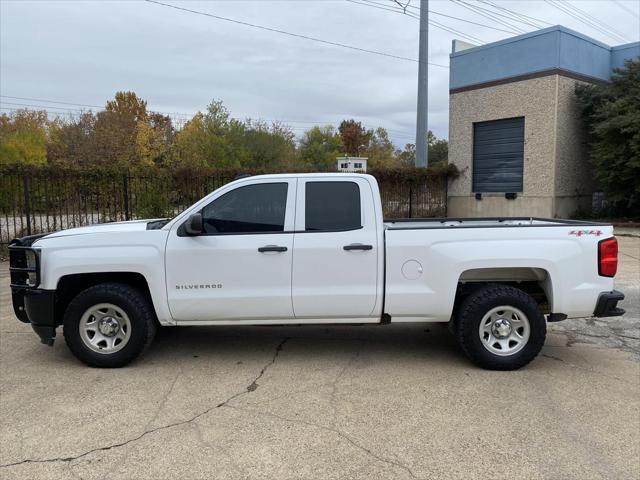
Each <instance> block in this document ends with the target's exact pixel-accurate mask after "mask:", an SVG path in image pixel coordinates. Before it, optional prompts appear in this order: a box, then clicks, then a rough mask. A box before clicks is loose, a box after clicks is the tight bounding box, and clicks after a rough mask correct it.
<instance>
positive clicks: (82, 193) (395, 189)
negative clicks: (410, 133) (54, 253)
mask: <svg viewBox="0 0 640 480" xmlns="http://www.w3.org/2000/svg"><path fill="white" fill-rule="evenodd" d="M238 173H239V172H235V171H234V172H231V171H215V170H214V171H212V170H206V171H205V170H202V171H198V170H193V171H188V172H185V171H168V170H162V169H153V170H150V171H145V172H135V173H132V172H128V173H122V172H108V171H107V172H105V171H71V172H69V171H56V170H54V169H50V168H49V169H38V170H32V171H2V170H0V245H3V244H7V243H8V242H9V241H10V240H11V239H13V238H16V237H20V236H24V235H31V234H34V233H41V232H52V231H56V230H61V229H66V228H72V227H78V226H83V225H90V224H94V223H104V222H113V221H122V220H130V219H136V218H159V217H171V216H174V215H176V214H178V213H180V212H181V211H182V210H184V209H185V208H187V207H189V206H190V205H192V204H193V203H195V202H196V201H197V200H199V199H200V198H202V197H204V196H205V195H207V194H208V193H210V192H212V191H213V190H215V189H216V188H219V187H221V186H222V185H224V184H225V183H228V182H230V181H232V180H233V179H234V178H235V177H236V176H237V175H238ZM372 173H373V174H374V175H375V176H376V177H377V178H378V182H379V185H380V193H381V196H382V204H383V210H384V215H385V218H402V217H440V216H445V215H446V200H447V177H446V175H416V176H415V178H414V177H412V176H411V175H410V174H406V173H405V174H403V175H401V176H397V175H389V174H388V173H389V172H388V171H384V173H380V174H378V175H376V172H372Z"/></svg>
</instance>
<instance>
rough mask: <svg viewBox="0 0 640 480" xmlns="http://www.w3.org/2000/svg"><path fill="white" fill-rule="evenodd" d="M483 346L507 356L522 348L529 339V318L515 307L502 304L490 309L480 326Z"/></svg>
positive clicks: (496, 353) (494, 352)
mask: <svg viewBox="0 0 640 480" xmlns="http://www.w3.org/2000/svg"><path fill="white" fill-rule="evenodd" d="M478 333H479V335H480V341H481V342H482V346H483V347H484V348H486V349H487V350H488V351H489V352H491V353H493V354H494V355H499V356H501V357H506V356H508V355H513V354H515V353H518V352H519V351H520V350H522V349H523V348H524V347H525V345H526V344H527V342H528V341H529V335H530V334H531V326H530V324H529V319H528V318H527V316H526V315H525V314H524V313H522V310H519V309H517V308H515V307H512V306H508V305H502V306H500V307H495V308H492V309H491V310H489V311H488V312H487V313H486V314H485V316H484V317H482V321H481V322H480V327H479V328H478Z"/></svg>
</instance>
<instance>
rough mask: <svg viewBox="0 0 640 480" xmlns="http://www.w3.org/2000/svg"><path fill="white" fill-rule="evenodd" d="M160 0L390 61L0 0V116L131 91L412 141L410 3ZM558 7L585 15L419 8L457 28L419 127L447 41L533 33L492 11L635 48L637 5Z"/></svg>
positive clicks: (549, 6)
mask: <svg viewBox="0 0 640 480" xmlns="http://www.w3.org/2000/svg"><path fill="white" fill-rule="evenodd" d="M158 1H161V2H162V3H165V4H168V5H173V6H178V7H180V8H184V9H189V10H193V11H198V12H201V13H204V14H210V15H217V16H223V17H227V18H230V19H233V20H237V21H241V22H248V23H252V24H257V25H261V26H264V27H268V28H272V29H278V30H282V31H287V32H290V33H294V34H296V35H305V36H311V37H314V38H317V39H322V40H326V41H329V42H336V43H342V44H345V45H349V46H352V47H357V48H362V49H367V50H373V51H376V52H380V53H384V54H389V55H393V56H396V57H402V58H394V57H391V56H385V55H379V54H373V53H368V52H362V51H356V50H353V49H348V48H343V47H339V46H334V45H328V44H324V43H319V42H316V41H310V40H307V39H303V38H299V37H293V36H289V35H284V34H281V33H276V32H272V31H265V30H263V29H257V28H253V27H248V26H246V25H241V24H238V23H232V22H229V21H223V20H220V19H216V18H213V17H210V16H205V15H201V14H195V13H192V12H187V11H184V10H178V9H175V8H170V7H167V6H163V5H159V4H154V3H150V2H146V1H143V0H128V1H116V0H114V1H83V0H66V1H59V0H42V1H38V0H0V95H1V97H0V108H1V109H2V110H0V111H2V112H9V111H11V109H15V108H20V107H26V108H38V107H37V106H46V107H47V108H48V110H49V111H50V112H59V113H60V114H62V115H77V114H78V111H79V110H81V109H85V110H87V109H88V107H86V106H82V105H93V106H103V105H104V104H105V102H106V101H107V100H108V99H110V98H112V97H113V95H114V93H115V92H117V91H120V90H130V91H134V92H136V93H137V94H138V95H139V96H141V97H142V98H143V99H145V100H146V101H147V102H148V108H149V109H151V110H154V111H160V112H166V113H171V114H172V117H173V118H174V119H175V120H176V121H178V123H179V122H180V121H181V120H182V121H184V120H185V119H186V118H188V117H189V116H190V115H192V114H193V113H195V112H197V111H199V110H204V109H205V108H206V106H207V104H209V103H210V102H211V101H212V100H214V99H217V100H222V101H223V102H224V104H225V105H226V106H227V108H228V109H229V110H230V112H231V114H232V116H234V117H236V118H247V117H251V118H261V119H265V120H278V121H282V122H284V123H286V124H288V125H289V126H290V127H291V128H292V129H293V131H294V132H295V133H296V135H298V136H300V135H301V134H302V133H303V132H304V130H306V129H308V128H309V127H310V126H312V125H314V124H333V125H337V124H338V123H339V122H340V120H342V119H344V118H354V119H356V120H359V121H362V122H363V124H364V125H365V126H366V127H368V128H376V127H378V126H382V127H385V128H386V129H387V130H388V131H389V132H390V137H391V139H392V140H393V142H394V143H395V144H396V145H397V146H398V147H402V146H404V144H406V143H409V142H411V143H413V142H414V139H415V122H416V92H417V74H418V64H417V62H416V61H414V60H415V59H417V58H418V38H419V21H418V20H417V19H416V18H414V17H415V16H417V15H418V13H419V10H418V7H419V5H420V1H419V0H411V1H409V0H398V1H399V2H401V3H402V4H403V5H407V2H408V1H409V3H408V6H407V8H406V12H407V13H409V15H407V14H405V13H403V11H402V9H401V8H400V7H399V6H398V4H397V3H395V2H393V1H392V0H352V1H349V0H209V1H204V0H200V1H196V0H194V1H179V0H158ZM563 1H564V2H565V3H569V5H571V6H573V7H576V8H578V9H579V10H580V11H582V12H585V15H583V20H579V19H578V18H575V15H576V11H575V10H571V9H570V8H569V7H567V6H566V5H563V4H560V6H557V5H556V4H558V3H559V1H558V0H536V1H529V0H454V1H452V0H431V1H430V2H429V10H430V12H431V13H430V19H431V20H434V21H435V22H438V23H439V24H440V26H445V27H447V28H448V29H452V30H455V31H456V32H457V33H453V32H451V31H447V30H444V29H442V28H440V27H439V26H436V25H432V26H431V27H430V31H429V62H432V63H433V64H438V65H430V66H429V128H430V129H431V130H432V131H433V132H434V133H435V134H436V135H437V136H438V137H443V138H446V137H447V135H448V115H449V112H448V101H449V96H448V95H449V94H448V91H449V70H448V68H446V67H447V66H448V64H449V53H450V51H451V41H452V40H453V39H454V38H464V37H463V36H465V37H471V39H473V40H474V41H475V43H478V44H480V43H489V42H493V41H497V40H501V39H504V38H509V37H513V36H515V35H517V34H518V32H519V31H526V32H529V31H534V30H537V28H536V27H535V26H533V25H529V24H527V23H518V22H515V21H513V20H511V21H508V20H507V19H506V18H505V17H503V16H500V15H497V13H502V14H503V15H510V14H509V13H508V12H507V11H506V10H500V8H502V9H508V10H511V11H514V12H517V13H519V14H523V15H527V16H529V17H532V18H534V19H535V20H528V19H525V18H523V17H520V18H521V19H523V20H527V21H528V22H530V23H534V24H536V25H540V26H548V25H556V24H561V25H564V26H566V27H568V28H571V29H573V30H577V31H579V32H581V33H583V34H586V35H589V36H591V37H592V38H595V39H596V40H600V41H602V42H604V43H606V44H608V45H621V44H624V43H629V42H631V41H638V39H639V37H640V1H637V0H632V1H628V0H608V1H604V0H603V1H601V0H583V1H574V0H571V1H569V2H566V1H565V0H563ZM463 2H466V5H465V4H464V3H463ZM490 4H493V5H495V6H497V7H495V6H492V5H490ZM471 7H473V8H471ZM482 9H484V10H482ZM390 10H393V11H390ZM567 10H568V12H573V15H574V16H572V15H570V14H569V13H567ZM496 12H497V13H496ZM481 13H484V14H487V15H491V17H492V18H487V17H485V16H482V15H481ZM450 17H458V18H459V19H462V20H458V19H453V18H450ZM496 19H497V20H501V21H502V22H505V21H507V22H508V23H507V24H506V25H505V24H504V23H500V22H499V21H497V20H496ZM593 19H597V20H598V21H599V22H603V23H604V24H605V25H606V27H603V26H602V25H600V27H599V28H596V26H594V20H593ZM463 20H466V21H467V22H464V21H463ZM468 22H474V23H468ZM475 23H478V24H481V25H476V24H475ZM488 27H492V28H488ZM504 30H507V31H504ZM612 30H615V33H612ZM610 35H613V37H612V36H610ZM620 36H622V38H621V37H620ZM467 41H469V39H468V38H467ZM439 65H443V66H444V67H443V66H439ZM9 97H22V98H9ZM26 99H30V100H26ZM34 99H37V100H34ZM53 102H59V103H53ZM18 104H19V105H18ZM72 104H82V105H72ZM54 107H57V108H54ZM93 110H94V111H95V110H96V108H93Z"/></svg>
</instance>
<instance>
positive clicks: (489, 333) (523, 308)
mask: <svg viewBox="0 0 640 480" xmlns="http://www.w3.org/2000/svg"><path fill="white" fill-rule="evenodd" d="M546 333H547V325H546V321H545V319H544V315H543V314H542V311H541V310H540V308H539V306H538V304H537V303H536V301H535V300H534V299H533V298H531V296H530V295H528V294H527V293H525V292H523V291H522V290H519V289H517V288H514V287H511V286H508V285H499V284H493V285H487V286H486V287H484V288H480V289H478V290H477V291H475V292H473V293H472V294H471V295H469V296H468V297H467V298H465V299H464V300H463V302H462V304H461V305H460V308H459V309H458V313H457V318H456V337H457V339H458V343H459V344H460V347H461V348H462V350H463V351H464V352H465V354H466V355H467V356H468V357H469V358H470V359H471V361H473V362H474V363H475V364H477V365H479V366H481V367H483V368H486V369H490V370H515V369H518V368H520V367H522V366H524V365H526V364H527V363H529V362H530V361H531V360H533V359H534V358H535V357H536V355H538V353H540V350H541V349H542V346H543V345H544V340H545V337H546Z"/></svg>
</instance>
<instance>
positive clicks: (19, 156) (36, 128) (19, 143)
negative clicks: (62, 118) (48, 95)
mask: <svg viewBox="0 0 640 480" xmlns="http://www.w3.org/2000/svg"><path fill="white" fill-rule="evenodd" d="M47 124H48V118H47V112H46V111H30V110H17V111H16V112H13V113H12V114H11V115H7V114H2V115H0V165H1V166H5V165H33V166H39V165H46V163H47V126H48V125H47Z"/></svg>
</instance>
